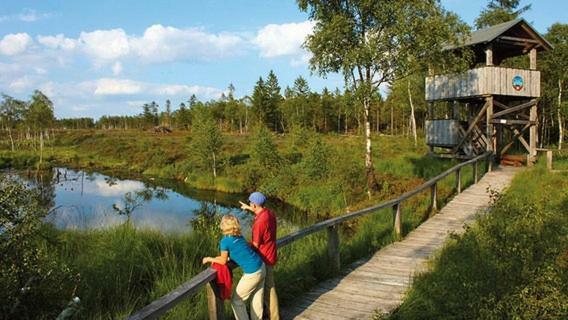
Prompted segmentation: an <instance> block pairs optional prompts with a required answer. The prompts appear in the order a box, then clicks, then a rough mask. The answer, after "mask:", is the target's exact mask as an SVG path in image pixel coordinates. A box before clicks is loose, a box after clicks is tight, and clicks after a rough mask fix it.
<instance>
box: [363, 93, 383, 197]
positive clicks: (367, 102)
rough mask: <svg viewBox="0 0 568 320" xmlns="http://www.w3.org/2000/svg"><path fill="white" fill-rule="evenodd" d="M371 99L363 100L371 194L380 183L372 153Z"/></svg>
mask: <svg viewBox="0 0 568 320" xmlns="http://www.w3.org/2000/svg"><path fill="white" fill-rule="evenodd" d="M370 100H371V99H370V98H369V97H366V98H364V100H363V107H364V117H365V141H366V150H365V168H366V171H367V172H366V174H367V188H368V190H369V191H368V192H369V195H370V194H371V192H372V191H378V190H379V184H378V183H377V179H376V178H375V170H374V168H373V158H372V153H371V119H370V117H369V113H370V111H371V110H370V109H371V101H370Z"/></svg>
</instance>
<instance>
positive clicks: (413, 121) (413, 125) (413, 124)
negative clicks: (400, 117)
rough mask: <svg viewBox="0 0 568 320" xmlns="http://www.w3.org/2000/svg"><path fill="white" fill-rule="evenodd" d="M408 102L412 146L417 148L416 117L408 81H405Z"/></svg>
mask: <svg viewBox="0 0 568 320" xmlns="http://www.w3.org/2000/svg"><path fill="white" fill-rule="evenodd" d="M407 89H408V102H409V103H410V128H411V129H412V136H413V137H414V146H415V147H416V146H418V137H417V136H416V117H415V116H414V103H412V93H411V92H410V80H408V81H407Z"/></svg>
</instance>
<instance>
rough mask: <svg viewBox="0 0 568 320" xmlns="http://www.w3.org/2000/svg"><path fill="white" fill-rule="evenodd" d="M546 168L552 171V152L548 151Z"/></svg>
mask: <svg viewBox="0 0 568 320" xmlns="http://www.w3.org/2000/svg"><path fill="white" fill-rule="evenodd" d="M546 168H547V169H548V171H552V150H546Z"/></svg>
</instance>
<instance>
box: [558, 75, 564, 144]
mask: <svg viewBox="0 0 568 320" xmlns="http://www.w3.org/2000/svg"><path fill="white" fill-rule="evenodd" d="M561 107H562V80H558V108H557V109H556V113H557V115H558V150H561V149H562V142H563V141H564V128H563V126H562V113H561V112H560V111H561V110H560V108H561Z"/></svg>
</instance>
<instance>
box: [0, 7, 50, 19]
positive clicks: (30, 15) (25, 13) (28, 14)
mask: <svg viewBox="0 0 568 320" xmlns="http://www.w3.org/2000/svg"><path fill="white" fill-rule="evenodd" d="M52 15H53V14H51V13H39V12H37V11H36V10H33V9H24V10H22V12H21V13H19V14H14V15H8V16H0V22H4V21H8V20H19V21H23V22H35V21H38V20H41V19H47V18H50V17H51V16H52Z"/></svg>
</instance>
